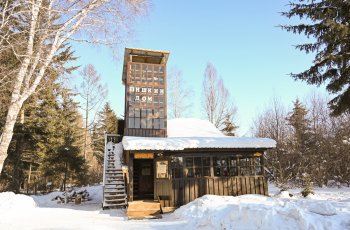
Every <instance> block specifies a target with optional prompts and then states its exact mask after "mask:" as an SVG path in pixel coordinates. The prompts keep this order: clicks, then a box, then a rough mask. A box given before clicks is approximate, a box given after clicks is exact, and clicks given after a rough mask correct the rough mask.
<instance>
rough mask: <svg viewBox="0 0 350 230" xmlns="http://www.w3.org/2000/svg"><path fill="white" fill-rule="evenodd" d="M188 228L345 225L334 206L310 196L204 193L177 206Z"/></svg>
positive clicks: (175, 215) (334, 226)
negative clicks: (236, 195)
mask: <svg viewBox="0 0 350 230" xmlns="http://www.w3.org/2000/svg"><path fill="white" fill-rule="evenodd" d="M172 215H173V216H174V218H175V219H178V220H186V221H187V222H188V226H189V227H190V228H192V229H197V228H200V229H293V230H294V229H346V228H347V227H349V225H348V224H349V223H346V222H341V221H339V217H338V216H337V211H336V209H335V207H334V206H333V205H332V204H330V203H328V202H323V201H315V200H311V199H283V198H271V197H266V196H261V195H243V196H238V197H230V196H214V195H205V196H203V197H201V198H198V199H196V200H194V201H193V202H191V203H188V204H187V205H184V206H182V207H180V208H179V209H177V210H176V211H175V212H174V214H172Z"/></svg>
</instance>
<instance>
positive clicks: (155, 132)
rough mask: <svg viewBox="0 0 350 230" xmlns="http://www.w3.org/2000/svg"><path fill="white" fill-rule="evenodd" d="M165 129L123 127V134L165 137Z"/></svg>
mask: <svg viewBox="0 0 350 230" xmlns="http://www.w3.org/2000/svg"><path fill="white" fill-rule="evenodd" d="M166 135H167V134H166V129H141V128H137V129H136V128H125V129H124V136H137V137H166Z"/></svg>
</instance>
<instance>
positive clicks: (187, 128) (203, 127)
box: [168, 118, 225, 137]
mask: <svg viewBox="0 0 350 230" xmlns="http://www.w3.org/2000/svg"><path fill="white" fill-rule="evenodd" d="M224 136H225V135H224V134H223V133H222V132H221V131H220V130H218V129H217V128H216V127H215V126H214V125H213V124H212V123H210V122H209V121H208V120H202V119H198V118H175V119H169V120H168V137H224Z"/></svg>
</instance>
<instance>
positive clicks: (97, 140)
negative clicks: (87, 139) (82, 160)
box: [92, 102, 118, 164]
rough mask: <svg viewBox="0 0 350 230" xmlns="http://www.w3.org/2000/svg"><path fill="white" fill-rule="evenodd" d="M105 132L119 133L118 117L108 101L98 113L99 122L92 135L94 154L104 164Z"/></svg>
mask: <svg viewBox="0 0 350 230" xmlns="http://www.w3.org/2000/svg"><path fill="white" fill-rule="evenodd" d="M105 133H108V134H118V117H117V115H116V114H115V113H114V111H113V110H112V108H111V106H110V104H109V103H108V102H107V103H106V104H105V105H104V107H103V109H102V110H101V111H100V112H99V113H98V117H97V122H96V125H95V126H94V130H93V135H92V139H93V148H94V154H95V156H96V157H97V159H98V160H99V162H100V164H103V154H104V141H105V140H104V134H105Z"/></svg>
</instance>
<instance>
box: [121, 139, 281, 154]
mask: <svg viewBox="0 0 350 230" xmlns="http://www.w3.org/2000/svg"><path fill="white" fill-rule="evenodd" d="M123 147H124V150H168V151H181V150H185V149H198V148H201V149H204V148H207V149H211V148H212V149H231V148H232V149H270V148H274V147H276V141H274V140H273V139H270V138H251V137H226V136H225V137H168V138H162V137H131V136H124V138H123Z"/></svg>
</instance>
